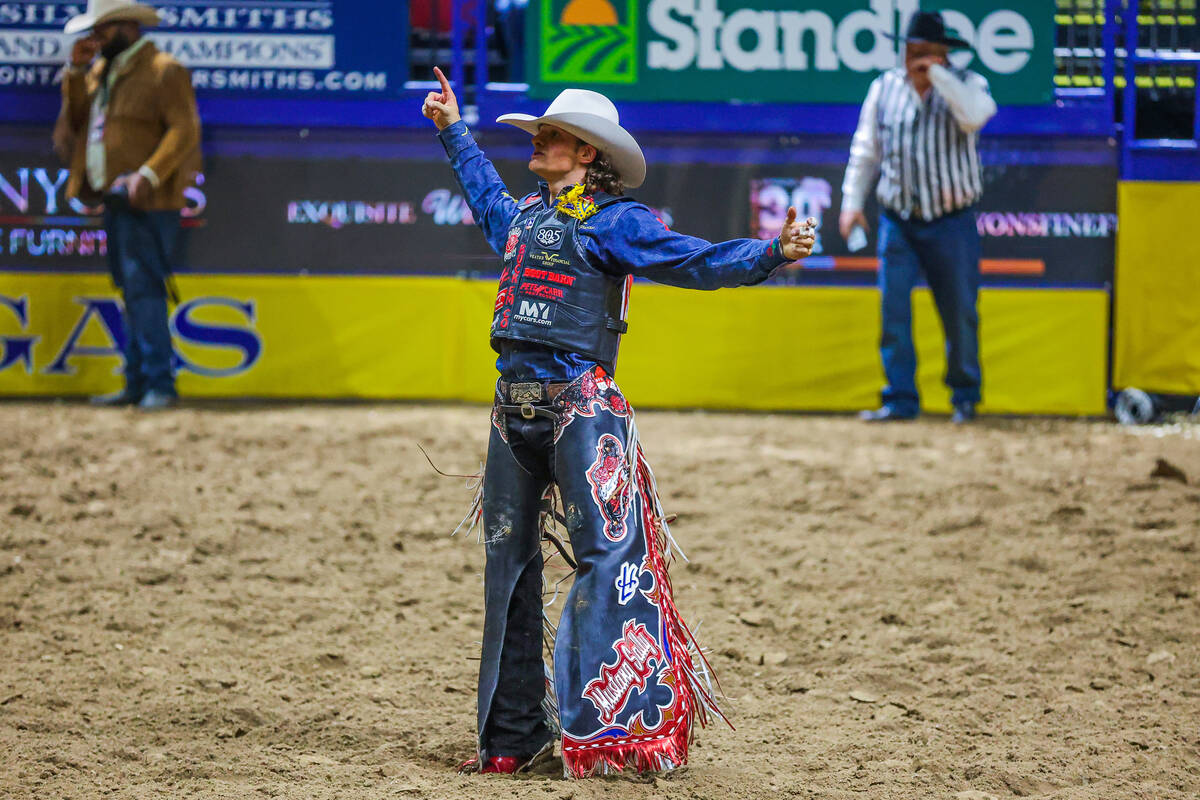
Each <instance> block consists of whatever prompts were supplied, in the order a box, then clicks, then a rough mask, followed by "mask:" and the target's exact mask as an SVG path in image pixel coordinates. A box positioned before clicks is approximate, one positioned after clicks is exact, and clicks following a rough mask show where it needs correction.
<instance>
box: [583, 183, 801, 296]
mask: <svg viewBox="0 0 1200 800" xmlns="http://www.w3.org/2000/svg"><path fill="white" fill-rule="evenodd" d="M815 226H816V220H815V219H812V218H809V219H808V220H806V221H805V222H804V223H803V224H801V223H800V222H799V221H798V220H797V219H796V209H795V208H789V209H788V218H787V222H786V223H784V226H783V230H782V231H780V235H779V237H778V238H776V239H773V240H771V241H769V242H764V241H761V240H759V239H731V240H730V241H727V242H718V243H716V244H714V243H712V242H709V241H706V240H704V239H700V238H697V237H695V236H687V235H685V234H682V233H676V232H674V231H672V230H670V229H669V228H667V226H666V225H665V224H663V222H662V220H660V219H659V218H658V217H656V216H655V215H654V212H652V211H651V210H650V209H648V208H646V207H645V206H643V205H641V204H637V203H623V204H621V205H619V206H617V208H616V209H614V211H613V212H612V213H611V214H607V215H604V217H601V218H600V219H599V220H598V221H597V222H595V223H590V222H585V223H583V224H582V225H581V226H580V231H581V233H583V234H584V238H585V246H586V247H588V248H589V250H591V251H592V252H593V254H594V255H595V256H596V257H597V259H598V261H599V263H600V264H602V265H604V268H605V269H607V270H609V271H611V272H613V273H615V274H622V275H634V276H636V277H639V278H646V279H648V280H652V281H655V282H656V283H665V284H668V285H670V286H679V287H682V288H684V289H720V288H725V287H732V286H749V285H753V284H756V283H761V282H763V281H764V280H766V279H767V277H769V276H770V274H771V273H772V272H774V271H775V270H776V269H777V268H778V267H780V266H782V265H783V264H786V263H788V262H790V261H795V260H798V259H801V258H804V257H806V256H808V255H809V254H810V253H812V247H813V242H814V241H815V238H814V235H813V228H814V227H815Z"/></svg>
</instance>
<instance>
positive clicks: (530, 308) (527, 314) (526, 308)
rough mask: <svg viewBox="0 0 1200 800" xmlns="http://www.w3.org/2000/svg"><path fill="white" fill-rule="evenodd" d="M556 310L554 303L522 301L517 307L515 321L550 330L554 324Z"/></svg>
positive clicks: (514, 315)
mask: <svg viewBox="0 0 1200 800" xmlns="http://www.w3.org/2000/svg"><path fill="white" fill-rule="evenodd" d="M555 308H556V306H555V304H554V303H546V302H542V301H540V300H521V301H520V303H518V305H517V313H515V314H513V319H515V320H517V321H518V322H524V323H527V324H529V325H541V326H543V327H546V328H549V327H550V326H551V325H553V324H554V309H555Z"/></svg>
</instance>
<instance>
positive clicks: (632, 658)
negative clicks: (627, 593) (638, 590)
mask: <svg viewBox="0 0 1200 800" xmlns="http://www.w3.org/2000/svg"><path fill="white" fill-rule="evenodd" d="M613 650H615V651H616V652H617V661H616V663H615V664H611V665H609V664H604V665H602V666H601V667H600V677H599V678H595V679H594V680H591V681H589V682H588V685H587V687H586V688H585V689H584V690H583V696H584V697H586V698H587V699H588V700H590V701H591V702H592V705H594V706H595V707H596V710H597V711H599V712H600V722H601V723H602V724H604V725H611V724H613V721H614V720H616V718H617V714H620V713H621V709H623V708H625V704H626V703H628V702H629V696H630V695H631V694H632V693H633V690H634V689H637V690H638V691H639V692H640V691H643V690H645V688H646V679H647V678H649V677H650V675H651V674H652V673H653V672H654V667H652V666H651V662H655V661H657V662H658V663H659V664H660V665H661V664H664V663H666V658H665V657H664V656H663V652H662V648H660V647H659V646H658V642H656V641H655V640H654V637H653V636H651V635H650V632H649V631H648V630H646V626H645V625H643V624H642V623H640V622H638V623H635V622H634V621H633V620H631V619H630V620H626V621H625V627H624V628H623V629H622V631H621V638H620V639H618V640H617V642H616V644H614V645H613Z"/></svg>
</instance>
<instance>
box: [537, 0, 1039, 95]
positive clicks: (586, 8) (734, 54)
mask: <svg viewBox="0 0 1200 800" xmlns="http://www.w3.org/2000/svg"><path fill="white" fill-rule="evenodd" d="M919 6H920V2H919V0H801V2H796V0H645V1H643V0H531V2H530V4H529V12H528V14H527V22H526V27H527V36H528V42H529V44H528V45H527V50H526V57H527V61H528V63H527V71H526V74H527V75H529V76H530V86H531V94H533V95H534V96H535V97H553V96H554V95H556V94H557V93H558V92H559V91H561V90H562V89H563V88H566V87H568V86H570V87H576V88H579V87H583V88H593V89H596V90H597V91H601V92H603V93H605V94H607V95H608V96H609V97H612V98H614V99H624V100H665V99H670V100H675V101H716V102H728V101H731V100H741V101H762V102H777V103H859V102H862V99H863V97H864V96H865V95H866V92H867V86H868V85H869V84H870V82H871V80H872V79H873V78H874V77H875V76H876V75H878V74H879V72H880V71H881V70H887V69H891V68H892V67H895V66H896V65H897V64H898V63H899V62H898V55H897V54H898V52H899V51H898V45H897V42H896V41H895V39H894V38H892V37H895V36H896V35H897V34H900V35H902V34H903V33H904V31H905V29H906V27H907V24H908V19H909V17H910V16H911V15H912V13H913V12H914V11H917V10H918V9H919ZM938 10H941V11H942V13H943V15H944V17H945V19H946V23H947V27H949V28H951V29H953V31H955V32H956V33H957V35H958V37H959V38H961V39H964V40H965V41H967V42H968V43H969V44H970V45H971V47H972V49H971V50H964V51H961V52H958V53H955V54H952V56H951V59H952V60H953V61H954V63H955V64H956V65H958V66H960V67H969V68H970V69H973V70H975V71H976V72H979V73H980V74H982V75H984V76H985V77H986V78H987V79H988V81H989V82H990V83H991V89H992V94H993V95H994V96H995V98H996V101H997V102H998V103H1000V105H1040V104H1043V103H1048V102H1050V101H1051V100H1052V97H1053V88H1054V83H1053V77H1054V54H1053V48H1054V35H1055V26H1054V16H1053V15H1054V4H1053V3H1050V2H1046V0H1000V2H995V1H994V0H946V2H944V3H940V4H938Z"/></svg>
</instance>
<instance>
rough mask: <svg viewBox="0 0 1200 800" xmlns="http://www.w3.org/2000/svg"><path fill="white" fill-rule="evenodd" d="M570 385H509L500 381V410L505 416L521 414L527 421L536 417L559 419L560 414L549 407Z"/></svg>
mask: <svg viewBox="0 0 1200 800" xmlns="http://www.w3.org/2000/svg"><path fill="white" fill-rule="evenodd" d="M570 385H571V384H569V383H536V382H529V383H508V382H506V381H500V399H501V402H500V405H499V406H498V408H499V409H500V411H501V412H502V413H504V414H520V415H521V416H522V417H524V418H525V419H533V418H534V417H549V418H550V419H557V418H558V414H556V413H555V412H554V410H553V409H551V408H549V407H548V406H549V405H550V404H551V403H553V402H554V401H555V400H556V399H558V396H559V395H560V394H562V391H563V389H566V388H567V387H568V386H570Z"/></svg>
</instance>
